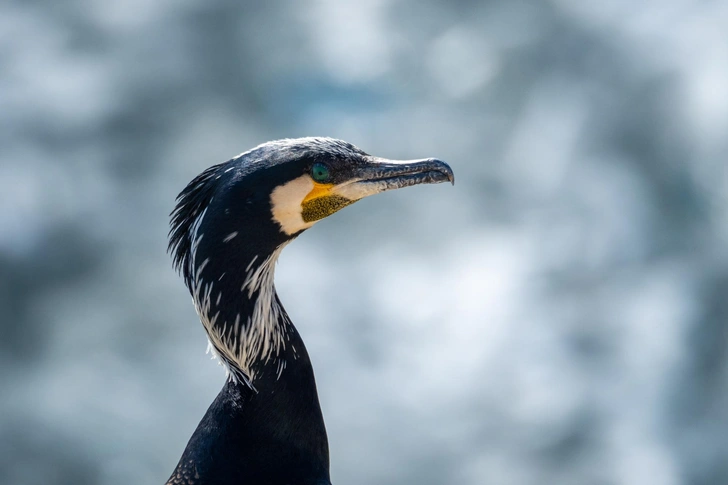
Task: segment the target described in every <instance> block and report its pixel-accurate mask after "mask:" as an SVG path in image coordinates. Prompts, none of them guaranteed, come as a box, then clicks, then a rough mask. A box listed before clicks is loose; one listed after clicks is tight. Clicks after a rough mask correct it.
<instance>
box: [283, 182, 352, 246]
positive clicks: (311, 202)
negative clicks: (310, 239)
mask: <svg viewBox="0 0 728 485" xmlns="http://www.w3.org/2000/svg"><path fill="white" fill-rule="evenodd" d="M335 188H336V185H334V184H322V183H318V182H315V181H314V180H313V179H312V178H311V176H310V175H302V176H300V177H298V178H296V179H293V180H291V181H290V182H288V183H286V184H283V185H281V186H279V187H276V189H275V190H274V191H273V193H272V194H271V197H270V199H271V207H272V212H273V220H274V221H276V222H277V223H278V224H279V225H280V226H281V230H282V231H283V232H285V233H286V234H288V235H292V234H295V233H297V232H299V231H302V230H304V229H308V228H309V227H311V226H312V225H313V224H314V223H315V222H316V221H319V220H321V219H324V218H325V217H328V216H330V215H331V214H333V213H334V212H336V211H338V210H340V209H343V208H344V207H346V206H347V205H349V204H353V203H354V202H356V201H357V200H358V199H350V198H348V197H344V196H341V195H338V194H336V193H335Z"/></svg>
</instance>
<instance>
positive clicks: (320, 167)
mask: <svg viewBox="0 0 728 485" xmlns="http://www.w3.org/2000/svg"><path fill="white" fill-rule="evenodd" d="M311 178H312V179H314V180H315V181H316V182H326V181H327V180H328V179H329V167H327V166H326V165H324V164H323V163H314V164H313V167H311Z"/></svg>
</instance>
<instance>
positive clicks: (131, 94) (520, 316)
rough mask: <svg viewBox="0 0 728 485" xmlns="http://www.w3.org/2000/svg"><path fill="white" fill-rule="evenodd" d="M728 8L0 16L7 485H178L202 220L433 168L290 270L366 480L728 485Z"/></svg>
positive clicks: (341, 470)
mask: <svg viewBox="0 0 728 485" xmlns="http://www.w3.org/2000/svg"><path fill="white" fill-rule="evenodd" d="M726 32H728V4H727V3H726V2H725V1H703V2H698V1H687V0H666V1H663V0H660V1H657V0H648V1H644V2H626V1H614V2H602V3H599V2H580V1H577V0H553V1H551V2H526V1H520V0H517V1H513V0H492V1H484V2H467V1H464V2H432V1H414V0H408V1H394V0H377V1H352V2H333V1H323V2H311V1H302V2H294V1H289V2H237V1H236V2H233V1H229V0H187V1H175V2H172V1H156V2H145V1H140V0H131V1H122V2H103V1H101V0H86V1H83V0H70V1H64V2H51V1H39V2H34V1H29V2H12V1H11V2H5V3H4V4H3V5H1V6H0V66H1V67H2V68H1V69H0V315H1V316H0V380H1V382H2V392H0V482H1V483H3V484H8V485H10V484H21V485H25V484H28V485H35V484H44V485H49V484H76V485H84V484H102V485H111V484H128V483H140V484H141V483H163V481H164V480H165V479H166V478H167V476H168V474H169V473H170V472H171V470H172V469H173V467H174V465H175V464H176V461H177V459H178V457H179V455H180V454H181V452H182V449H183V447H184V445H185V443H186V440H187V438H188V437H189V436H190V434H191V433H192V431H193V429H194V427H195V426H196V424H197V421H198V420H199V419H200V418H201V416H202V415H203V413H204V411H205V409H206V407H207V405H208V404H209V403H210V402H211V401H212V399H213V398H214V396H215V394H216V393H217V391H218V389H219V388H220V387H221V386H222V383H223V379H224V374H223V371H222V369H220V368H219V367H218V366H216V365H214V363H212V362H209V361H208V359H209V356H205V354H204V349H205V336H204V333H203V331H202V328H201V326H200V324H199V323H198V321H197V318H196V315H195V314H194V311H193V308H192V305H191V304H190V301H189V296H188V294H187V292H186V290H185V288H184V287H183V284H182V282H181V280H180V279H179V278H178V277H177V276H176V275H175V274H174V272H173V270H172V268H171V264H170V261H169V258H168V257H167V256H166V254H165V243H166V231H167V215H168V213H169V211H170V210H171V208H172V206H173V200H174V197H175V195H176V194H177V192H178V191H179V190H180V189H181V188H182V187H183V186H184V185H185V183H186V182H187V181H189V180H190V179H191V178H192V177H193V176H194V175H196V174H197V173H198V172H200V171H201V170H202V169H204V168H205V167H207V166H209V165H211V164H213V163H217V162H220V161H223V160H226V159H228V158H229V157H231V156H233V155H235V154H237V153H239V152H241V151H243V150H246V149H248V148H250V147H252V146H254V145H256V144H258V143H260V142H263V141H266V140H269V139H275V138H282V137H294V136H304V135H326V136H333V137H337V138H343V139H346V140H348V141H351V142H353V143H355V144H357V145H359V146H360V147H362V148H363V149H365V150H367V151H368V152H370V153H373V154H377V155H381V156H385V157H389V158H416V157H426V156H436V157H440V158H442V159H444V160H447V161H448V162H450V163H451V165H452V167H453V168H454V169H455V173H456V178H457V183H456V186H455V187H454V188H451V187H449V186H445V185H442V186H428V187H418V188H415V189H408V190H404V191H400V192H396V193H391V194H385V195H381V196H378V197H376V198H373V199H371V200H366V201H363V202H360V203H359V204H356V205H354V206H352V207H351V208H347V209H346V210H344V211H342V212H340V213H338V214H336V215H335V216H333V217H331V218H330V219H329V220H326V221H324V222H322V223H320V224H318V225H317V227H315V228H314V229H313V230H311V231H309V232H308V233H306V234H305V235H304V236H302V237H301V238H299V240H297V241H296V242H295V244H292V245H291V246H290V247H289V248H288V249H287V250H286V252H285V253H284V255H283V257H282V260H281V264H280V266H279V269H278V278H277V281H278V283H277V287H278V289H279V293H280V294H281V298H282V300H283V301H284V303H285V304H286V307H287V309H288V311H289V313H290V314H291V316H292V318H293V321H294V322H296V323H297V325H298V327H299V329H300V330H301V332H302V333H303V335H304V338H305V339H306V341H307V343H308V346H309V351H310V353H311V355H312V358H313V361H314V365H315V368H316V371H317V377H318V383H319V389H320V393H321V400H322V406H323V410H324V414H325V416H326V418H327V426H328V429H329V434H330V441H331V450H332V452H331V455H332V478H333V480H334V482H335V483H339V484H371V483H377V484H382V485H389V484H392V485H394V484H418V485H430V484H432V485H434V484H454V483H457V484H463V485H467V484H472V485H481V484H485V483H495V484H517V485H520V484H524V485H526V484H545V483H558V484H561V485H569V484H575V485H576V484H586V483H600V484H625V485H626V484H645V483H649V484H659V485H663V484H664V485H678V484H683V483H685V484H687V483H689V484H705V485H722V484H725V483H728V255H727V254H728V253H727V251H728V249H727V248H728V245H727V244H726V243H727V242H728V241H727V240H728V195H726V194H728V172H727V168H726V167H727V165H728V136H726V135H727V134H728V43H726V38H727V35H728V34H726Z"/></svg>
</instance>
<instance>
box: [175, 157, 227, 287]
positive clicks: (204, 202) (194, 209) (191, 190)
mask: <svg viewBox="0 0 728 485" xmlns="http://www.w3.org/2000/svg"><path fill="white" fill-rule="evenodd" d="M233 160H234V159H233ZM233 160H228V161H227V162H224V163H220V164H217V165H213V166H212V167H210V168H208V169H207V170H205V171H204V172H202V173H201V174H200V175H198V176H197V177H195V178H194V179H192V181H191V182H190V183H189V184H187V186H186V187H185V188H184V190H182V192H180V193H179V195H178V196H177V205H176V206H175V208H174V210H173V211H172V213H171V214H170V217H171V218H172V220H171V223H170V226H171V229H170V230H169V246H168V247H167V252H169V253H171V254H172V261H173V264H174V267H175V269H176V270H177V271H178V272H182V275H183V276H184V279H185V282H189V279H190V267H189V266H190V265H189V262H190V257H191V252H192V238H193V237H194V235H193V234H192V231H191V229H192V225H193V224H194V223H195V220H196V219H197V216H198V215H199V214H201V213H202V212H203V211H204V210H205V209H206V208H207V206H208V205H209V204H210V200H211V199H212V197H213V195H214V194H215V189H216V188H217V186H218V183H219V180H220V173H221V172H222V171H223V168H224V167H226V166H228V164H229V163H230V162H232V161H233Z"/></svg>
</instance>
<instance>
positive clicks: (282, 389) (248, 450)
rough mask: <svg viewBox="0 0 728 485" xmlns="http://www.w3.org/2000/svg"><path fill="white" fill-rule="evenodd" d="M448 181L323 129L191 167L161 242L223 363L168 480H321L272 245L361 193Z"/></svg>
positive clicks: (315, 483)
mask: <svg viewBox="0 0 728 485" xmlns="http://www.w3.org/2000/svg"><path fill="white" fill-rule="evenodd" d="M445 181H450V182H454V177H453V172H452V170H451V169H450V167H449V166H448V165H447V164H446V163H444V162H442V161H440V160H436V159H432V158H429V159H424V160H412V161H391V160H386V159H383V158H378V157H374V156H370V155H368V154H367V153H365V152H363V151H362V150H360V149H359V148H357V147H355V146H354V145H351V144H350V143H346V142H344V141H341V140H335V139H331V138H298V139H286V140H279V141H273V142H268V143H264V144H262V145H260V146H258V147H256V148H253V149H252V150H250V151H247V152H245V153H243V154H241V155H239V156H237V157H235V158H233V159H231V160H228V161H227V162H225V163H221V164H219V165H215V166H212V167H210V168H208V169H207V170H205V171H204V172H202V173H201V174H200V175H198V176H197V177H196V178H195V179H194V180H192V182H190V183H189V184H188V185H187V187H186V188H185V189H184V190H183V191H182V192H181V193H180V194H179V196H178V198H177V205H176V207H175V209H174V211H173V212H172V214H171V217H172V220H171V230H170V241H169V251H170V252H171V253H172V256H173V259H174V265H175V267H176V268H177V270H179V271H181V273H182V275H183V276H184V281H185V284H186V285H187V287H188V288H189V290H190V293H191V294H192V300H193V302H194V305H195V309H196V310H197V313H198V314H199V316H200V320H201V321H202V324H203V326H204V328H205V331H206V332H207V336H208V340H209V349H210V350H211V351H212V352H213V354H214V355H215V356H216V357H217V358H218V359H219V360H220V362H221V363H222V364H223V365H224V366H225V369H226V370H227V375H228V378H227V380H226V382H225V385H224V387H223V389H222V391H220V393H219V394H218V396H217V398H216V399H215V401H214V402H213V403H212V405H211V406H210V408H209V409H208V410H207V413H206V414H205V416H204V417H203V418H202V421H201V422H200V424H199V425H198V426H197V429H196V430H195V432H194V434H193V435H192V438H190V441H189V443H188V444H187V447H186V449H185V451H184V453H183V455H182V458H181V459H180V461H179V464H178V465H177V468H176V469H175V470H174V472H173V473H172V476H171V477H170V479H169V481H168V482H167V484H168V485H183V484H184V485H192V484H195V485H202V484H214V485H233V484H235V485H330V483H331V482H330V479H329V450H328V439H327V437H326V429H325V427H324V421H323V417H322V415H321V408H320V406H319V400H318V394H317V392H316V382H315V380H314V374H313V368H312V367H311V361H310V360H309V357H308V353H307V352H306V347H305V346H304V345H303V340H301V336H300V335H299V334H298V331H297V330H296V328H295V327H294V326H293V323H291V319H290V318H289V317H288V314H287V313H286V311H285V310H284V309H283V305H282V304H281V301H280V300H279V298H278V295H277V294H276V291H275V285H274V282H273V273H274V267H275V264H276V260H277V259H278V256H279V255H280V253H281V250H282V249H283V248H284V247H285V246H286V244H288V243H289V242H291V241H292V240H293V239H295V238H296V237H297V236H298V235H299V234H301V233H302V232H303V231H305V230H306V229H308V228H309V227H311V226H312V225H314V224H315V223H316V221H319V220H321V219H323V218H324V217H327V216H329V215H331V214H333V213H334V212H336V211H338V210H339V209H342V208H343V207H345V206H347V205H349V204H351V203H353V202H355V201H357V200H359V199H362V198H364V197H367V196H369V195H373V194H377V193H379V192H383V191H386V190H392V189H398V188H401V187H408V186H411V185H417V184H432V183H440V182H445Z"/></svg>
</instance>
